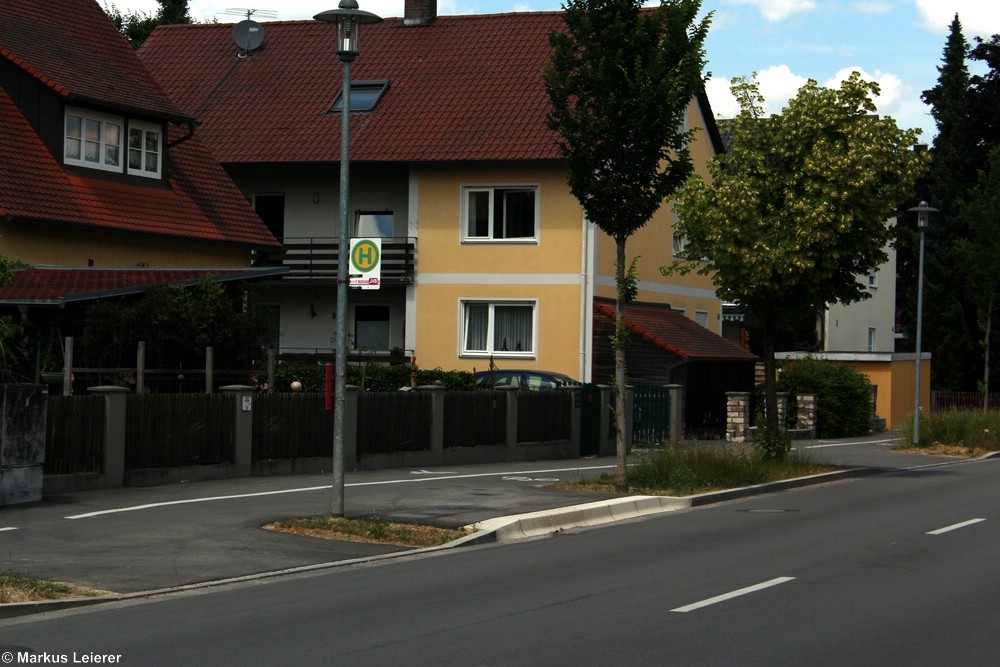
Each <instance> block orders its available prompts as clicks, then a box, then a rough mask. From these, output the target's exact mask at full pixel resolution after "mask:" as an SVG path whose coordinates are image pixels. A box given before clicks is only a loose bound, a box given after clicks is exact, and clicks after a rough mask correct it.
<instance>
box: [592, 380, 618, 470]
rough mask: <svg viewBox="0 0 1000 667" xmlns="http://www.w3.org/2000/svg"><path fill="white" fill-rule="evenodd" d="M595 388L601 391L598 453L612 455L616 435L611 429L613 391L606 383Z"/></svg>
mask: <svg viewBox="0 0 1000 667" xmlns="http://www.w3.org/2000/svg"><path fill="white" fill-rule="evenodd" d="M597 388H598V389H599V390H600V391H601V427H600V428H601V440H600V444H599V445H598V446H599V447H600V449H599V450H598V453H599V454H600V455H601V456H614V455H615V454H617V450H618V442H617V440H616V438H617V435H616V433H615V431H614V430H612V428H611V427H612V425H613V423H612V419H611V417H612V415H611V408H612V406H613V404H614V392H613V391H612V387H611V386H610V385H606V384H599V385H597Z"/></svg>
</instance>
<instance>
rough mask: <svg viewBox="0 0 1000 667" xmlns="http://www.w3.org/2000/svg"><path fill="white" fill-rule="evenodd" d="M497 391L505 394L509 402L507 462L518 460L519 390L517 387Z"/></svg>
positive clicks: (500, 388) (506, 429) (505, 429)
mask: <svg viewBox="0 0 1000 667" xmlns="http://www.w3.org/2000/svg"><path fill="white" fill-rule="evenodd" d="M496 391H497V392H498V393H501V394H503V396H504V398H506V400H507V424H506V428H504V432H505V433H506V438H507V439H506V442H505V443H504V444H505V445H506V446H507V460H508V461H516V460H517V389H516V388H515V387H497V388H496Z"/></svg>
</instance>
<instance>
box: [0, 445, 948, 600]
mask: <svg viewBox="0 0 1000 667" xmlns="http://www.w3.org/2000/svg"><path fill="white" fill-rule="evenodd" d="M892 442H893V440H892V436H885V435H880V436H876V437H868V438H854V439H849V440H837V441H822V440H806V441H797V442H796V447H797V449H799V450H800V451H801V452H803V453H805V454H806V455H807V456H809V457H810V458H811V459H812V460H813V461H815V462H817V463H830V464H834V465H838V466H843V467H844V468H845V470H843V471H840V472H836V473H830V474H827V475H820V476H815V477H811V478H805V479H798V480H789V481H787V482H781V483H777V484H766V485H758V486H754V487H747V488H744V489H733V490H729V491H722V492H718V493H711V494H701V495H698V496H690V497H686V498H664V497H645V496H626V497H620V496H616V495H614V494H595V493H586V492H576V491H562V490H557V489H553V488H551V485H552V484H553V483H554V482H556V481H572V480H577V479H580V478H583V477H590V476H596V475H599V474H601V473H604V472H613V470H614V465H615V461H614V459H613V458H611V457H608V458H601V459H582V460H572V461H545V462H538V461H535V462H519V463H506V464H492V465H479V466H460V467H455V468H450V469H447V470H444V469H436V468H435V469H431V470H383V471H369V472H355V473H348V474H347V475H346V487H347V488H346V489H345V499H346V511H345V513H346V515H347V516H349V517H356V516H366V517H372V516H375V517H378V518H381V519H384V520H387V521H398V522H411V523H412V522H418V523H427V524H432V525H442V526H451V527H457V526H461V525H475V526H476V527H477V528H478V529H479V530H478V532H477V533H475V534H473V535H471V536H470V537H468V538H465V539H463V540H459V541H458V542H456V543H453V544H452V545H449V546H458V545H460V544H469V543H481V542H484V541H504V540H511V539H522V538H525V537H533V536H538V535H544V534H548V533H552V532H554V531H558V530H565V529H571V528H574V527H580V526H592V525H599V524H604V523H608V522H613V521H622V520H627V519H632V518H636V517H640V516H644V515H648V514H652V513H661V512H666V511H677V510H681V509H684V508H688V507H692V506H695V505H704V504H708V503H713V502H720V501H723V500H727V499H732V498H736V497H744V496H749V495H758V494H762V493H770V492H776V491H779V490H782V489H787V488H791V487H795V486H803V485H807V484H817V483H828V482H831V481H835V480H838V479H844V478H848V477H856V476H861V475H871V474H877V473H879V472H885V471H891V470H900V469H905V468H912V467H922V466H932V465H943V464H949V463H955V462H956V461H959V460H960V459H955V458H951V457H938V456H923V455H914V454H905V453H900V452H893V451H891V450H890V446H891V444H892ZM330 493H331V492H330V479H329V476H328V475H321V476H320V475H304V476H295V477H269V478H259V477H258V478H240V479H227V480H217V481H211V482H194V483H189V484H173V485H165V486H157V487H141V488H136V487H130V488H123V489H114V490H103V491H90V492H81V493H73V494H64V495H59V496H46V497H45V498H44V499H43V501H42V502H39V503H34V504H31V505H23V506H22V505H19V506H12V507H7V508H4V509H2V510H0V569H2V570H9V571H14V572H17V573H19V574H23V575H30V576H35V577H39V578H42V579H46V580H53V581H69V582H73V583H78V584H84V585H88V586H93V587H96V588H100V589H104V590H109V591H114V592H115V594H116V595H114V596H112V597H111V599H121V598H122V597H133V596H146V595H151V594H154V593H159V592H164V591H172V590H179V589H183V588H187V587H192V586H204V585H209V584H218V583H224V582H231V581H238V580H242V579H246V578H259V577H262V576H275V575H276V574H283V573H289V572H294V571H301V570H304V569H316V568H323V567H332V566H335V565H343V564H350V563H357V562H364V561H369V560H373V559H379V558H387V557H393V556H395V555H398V554H401V553H410V552H411V551H412V550H409V549H405V548H401V547H395V546H387V545H380V544H366V543H358V542H343V541H336V540H323V539H316V538H311V537H303V536H296V535H288V534H283V533H274V532H272V531H267V530H263V529H262V526H263V525H265V524H267V523H269V522H271V521H275V520H278V519H283V518H289V517H300V516H314V515H318V514H323V513H325V512H326V511H327V508H328V506H329V498H330ZM106 599H108V598H103V599H102V600H106ZM93 602H95V600H91V601H87V602H85V603H93ZM81 603H84V602H79V601H74V602H59V603H34V604H26V605H0V618H3V617H7V616H13V615H20V614H25V613H34V612H38V611H47V610H50V609H53V608H57V607H60V606H66V605H69V604H81Z"/></svg>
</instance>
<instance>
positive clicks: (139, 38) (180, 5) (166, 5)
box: [104, 0, 193, 49]
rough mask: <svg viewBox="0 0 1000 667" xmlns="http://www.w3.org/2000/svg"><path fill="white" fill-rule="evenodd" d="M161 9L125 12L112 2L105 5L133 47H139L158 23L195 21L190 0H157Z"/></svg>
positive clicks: (106, 12)
mask: <svg viewBox="0 0 1000 667" xmlns="http://www.w3.org/2000/svg"><path fill="white" fill-rule="evenodd" d="M157 2H159V3H160V10H159V11H158V12H156V14H150V13H148V12H133V13H131V14H123V13H122V12H121V11H120V10H119V9H118V7H117V6H116V5H114V4H113V3H112V5H111V6H110V7H109V6H108V5H104V13H105V14H107V15H108V18H110V19H111V20H112V21H113V22H114V24H115V26H117V27H118V31H119V32H121V33H122V34H123V35H125V38H126V39H127V40H128V42H129V44H131V45H132V48H133V49H138V48H139V47H140V46H142V43H143V42H145V41H146V38H147V37H149V35H150V34H151V33H152V32H153V30H155V29H156V26H158V25H173V24H175V23H193V20H192V19H191V15H190V14H189V13H188V0H157Z"/></svg>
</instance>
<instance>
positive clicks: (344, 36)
mask: <svg viewBox="0 0 1000 667" xmlns="http://www.w3.org/2000/svg"><path fill="white" fill-rule="evenodd" d="M313 18H314V19H315V20H317V21H323V22H324V23H336V24H337V57H338V58H339V59H340V62H342V63H343V64H344V82H343V87H342V89H341V93H340V95H341V110H340V223H339V225H338V228H337V231H338V241H337V243H338V245H337V331H336V349H335V351H334V363H335V365H336V370H335V373H334V381H333V392H334V402H333V493H332V495H331V498H330V514H331V515H333V516H344V407H345V401H344V394H345V393H346V392H347V379H346V378H347V375H346V373H347V277H348V274H347V264H348V261H349V257H348V254H349V249H348V244H349V237H348V234H347V218H348V211H349V201H348V199H349V198H350V194H351V189H350V175H351V164H350V161H351V151H350V141H351V63H352V62H354V59H355V58H357V57H358V51H359V50H360V47H361V44H360V40H359V37H360V32H361V26H362V25H365V24H369V23H379V22H380V21H381V20H382V18H381V17H380V16H376V15H375V14H372V13H371V12H365V11H362V10H360V9H358V3H357V0H340V5H339V7H338V9H330V10H327V11H325V12H320V13H319V14H316V16H314V17H313Z"/></svg>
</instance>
